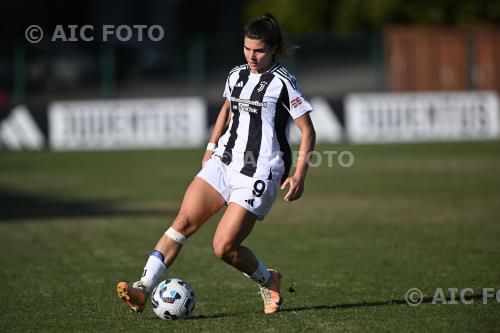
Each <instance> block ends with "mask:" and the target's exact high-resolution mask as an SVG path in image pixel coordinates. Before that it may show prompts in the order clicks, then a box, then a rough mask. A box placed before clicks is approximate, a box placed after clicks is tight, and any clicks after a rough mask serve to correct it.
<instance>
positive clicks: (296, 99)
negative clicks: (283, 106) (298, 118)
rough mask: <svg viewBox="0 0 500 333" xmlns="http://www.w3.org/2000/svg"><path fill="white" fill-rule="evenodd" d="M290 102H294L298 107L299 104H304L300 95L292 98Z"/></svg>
mask: <svg viewBox="0 0 500 333" xmlns="http://www.w3.org/2000/svg"><path fill="white" fill-rule="evenodd" d="M290 104H292V107H294V108H296V107H297V106H299V105H300V104H302V99H301V98H300V97H297V98H295V99H292V100H291V101H290Z"/></svg>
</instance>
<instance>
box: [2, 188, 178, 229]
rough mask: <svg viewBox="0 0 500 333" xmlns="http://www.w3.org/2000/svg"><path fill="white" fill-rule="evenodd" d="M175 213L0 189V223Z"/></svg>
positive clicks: (110, 202) (104, 201) (172, 214)
mask: <svg viewBox="0 0 500 333" xmlns="http://www.w3.org/2000/svg"><path fill="white" fill-rule="evenodd" d="M176 213H177V211H173V210H169V209H160V208H153V209H147V208H128V207H123V206H120V203H119V202H116V201H110V200H72V199H68V198H58V197H54V196H47V195H43V194H36V193H28V192H21V191H17V190H14V189H10V188H5V187H1V188H0V223H2V222H4V223H5V222H12V221H16V220H21V219H22V220H25V219H29V220H44V219H50V218H82V217H100V216H125V217H138V216H139V217H171V216H174V215H175V214H176Z"/></svg>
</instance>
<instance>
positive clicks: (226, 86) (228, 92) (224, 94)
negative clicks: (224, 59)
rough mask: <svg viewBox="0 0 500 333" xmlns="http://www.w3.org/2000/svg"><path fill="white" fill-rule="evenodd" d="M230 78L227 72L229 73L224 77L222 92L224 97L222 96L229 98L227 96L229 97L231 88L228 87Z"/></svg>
mask: <svg viewBox="0 0 500 333" xmlns="http://www.w3.org/2000/svg"><path fill="white" fill-rule="evenodd" d="M230 78H231V74H229V75H228V76H227V79H226V85H225V87H224V93H223V94H222V97H224V98H229V97H231V90H232V89H231V87H230V85H229V79H230Z"/></svg>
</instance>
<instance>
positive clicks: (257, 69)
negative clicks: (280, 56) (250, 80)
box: [243, 37, 276, 74]
mask: <svg viewBox="0 0 500 333" xmlns="http://www.w3.org/2000/svg"><path fill="white" fill-rule="evenodd" d="M274 52H276V47H274V48H272V49H271V48H270V47H269V46H268V45H266V43H264V42H263V41H261V40H260V39H251V38H248V37H245V40H244V43H243V53H244V54H245V58H246V60H247V63H248V66H250V72H252V73H259V74H260V73H264V72H265V71H266V70H268V69H269V67H271V65H272V64H273V54H274Z"/></svg>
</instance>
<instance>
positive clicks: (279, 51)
mask: <svg viewBox="0 0 500 333" xmlns="http://www.w3.org/2000/svg"><path fill="white" fill-rule="evenodd" d="M245 37H248V38H250V39H259V40H261V41H263V42H264V43H266V45H268V46H269V47H271V48H273V47H276V53H274V55H273V60H276V58H277V57H279V56H281V55H284V54H285V46H284V41H283V35H282V34H281V29H280V26H279V24H278V21H277V20H276V18H275V17H274V16H273V15H272V14H269V13H266V14H264V16H262V18H260V19H258V20H255V21H253V22H251V23H249V24H248V25H247V26H246V27H245Z"/></svg>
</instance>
